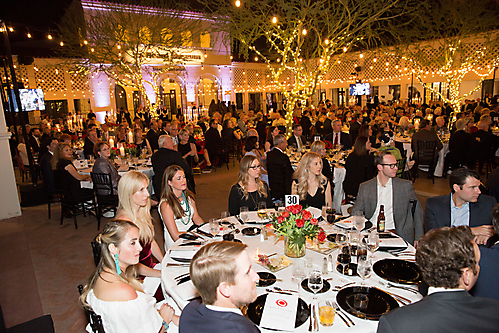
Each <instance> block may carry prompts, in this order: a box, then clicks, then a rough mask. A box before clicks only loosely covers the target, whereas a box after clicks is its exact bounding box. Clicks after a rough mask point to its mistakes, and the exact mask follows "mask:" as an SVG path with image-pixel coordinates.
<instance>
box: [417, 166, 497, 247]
mask: <svg viewBox="0 0 499 333" xmlns="http://www.w3.org/2000/svg"><path fill="white" fill-rule="evenodd" d="M449 185H450V188H451V193H449V194H447V195H440V196H436V197H432V198H428V199H427V200H426V204H425V206H426V211H425V221H424V223H425V230H426V231H429V230H431V229H437V228H440V227H455V226H460V225H467V226H469V227H471V230H472V232H473V234H474V235H475V237H476V239H475V242H477V244H487V241H488V239H489V238H490V237H491V236H493V235H494V228H493V227H492V225H491V221H492V216H491V211H492V208H493V207H494V205H495V204H496V200H495V199H494V197H491V196H489V195H485V194H481V192H480V176H479V175H478V174H477V173H476V172H475V171H473V170H469V169H466V168H460V169H456V170H454V171H453V172H452V173H451V175H450V176H449Z"/></svg>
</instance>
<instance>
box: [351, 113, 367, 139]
mask: <svg viewBox="0 0 499 333" xmlns="http://www.w3.org/2000/svg"><path fill="white" fill-rule="evenodd" d="M353 119H354V121H353V123H352V124H351V125H350V140H351V141H352V143H355V140H356V139H357V137H358V136H359V129H360V126H362V120H363V119H364V117H362V113H360V112H355V113H354V114H353Z"/></svg>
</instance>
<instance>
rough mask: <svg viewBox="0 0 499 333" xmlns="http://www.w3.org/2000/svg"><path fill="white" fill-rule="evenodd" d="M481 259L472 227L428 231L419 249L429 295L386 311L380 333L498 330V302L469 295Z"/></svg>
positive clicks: (482, 332)
mask: <svg viewBox="0 0 499 333" xmlns="http://www.w3.org/2000/svg"><path fill="white" fill-rule="evenodd" d="M479 261H480V250H479V249H478V245H477V244H476V243H475V242H474V241H473V234H472V233H471V230H470V228H469V227H467V226H460V227H457V228H447V227H444V228H440V229H435V230H432V231H430V232H428V233H427V234H426V235H424V236H423V237H421V239H420V241H419V244H418V250H417V252H416V263H417V265H418V267H419V268H420V269H421V272H422V275H423V279H424V280H425V282H426V283H428V285H429V286H430V288H429V289H428V296H426V297H424V298H423V299H422V300H421V301H419V302H416V303H413V304H410V305H407V306H404V307H402V308H398V309H395V310H393V311H391V312H389V313H388V314H386V315H383V316H382V317H381V318H380V321H379V325H378V331H377V332H378V333H396V332H400V333H421V332H439V333H440V332H452V333H458V332H463V333H464V332H466V333H468V332H480V333H484V332H491V333H492V332H497V331H498V325H497V322H498V318H499V301H497V300H494V299H488V298H482V297H472V296H471V295H470V294H469V290H470V289H471V288H473V286H474V284H475V282H476V280H477V277H478V275H479V274H478V273H479V272H480V266H479V264H478V262H479Z"/></svg>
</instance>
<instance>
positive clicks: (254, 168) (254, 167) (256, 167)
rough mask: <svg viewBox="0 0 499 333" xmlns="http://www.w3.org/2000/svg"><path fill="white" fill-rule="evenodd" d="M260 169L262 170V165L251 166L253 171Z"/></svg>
mask: <svg viewBox="0 0 499 333" xmlns="http://www.w3.org/2000/svg"><path fill="white" fill-rule="evenodd" d="M260 168H261V166H260V165H255V166H250V169H253V170H256V169H260Z"/></svg>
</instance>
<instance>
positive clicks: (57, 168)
mask: <svg viewBox="0 0 499 333" xmlns="http://www.w3.org/2000/svg"><path fill="white" fill-rule="evenodd" d="M50 163H51V165H52V170H54V172H55V174H58V175H57V176H55V177H54V181H55V187H56V189H61V190H62V189H64V188H69V189H70V190H71V192H72V193H73V199H75V200H78V201H80V200H83V199H86V198H93V196H94V191H93V190H92V189H88V188H81V186H80V182H81V181H92V178H91V177H90V175H82V174H80V173H79V172H78V171H77V170H76V168H75V166H74V165H73V152H72V150H71V147H70V146H69V145H68V144H67V143H63V142H59V143H58V144H57V146H56V148H55V151H54V155H53V156H52V161H51V162H50ZM63 174H65V176H66V177H63ZM64 179H66V182H67V183H66V184H63V182H64ZM65 185H68V187H65ZM65 194H68V193H65ZM68 197H69V196H68Z"/></svg>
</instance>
